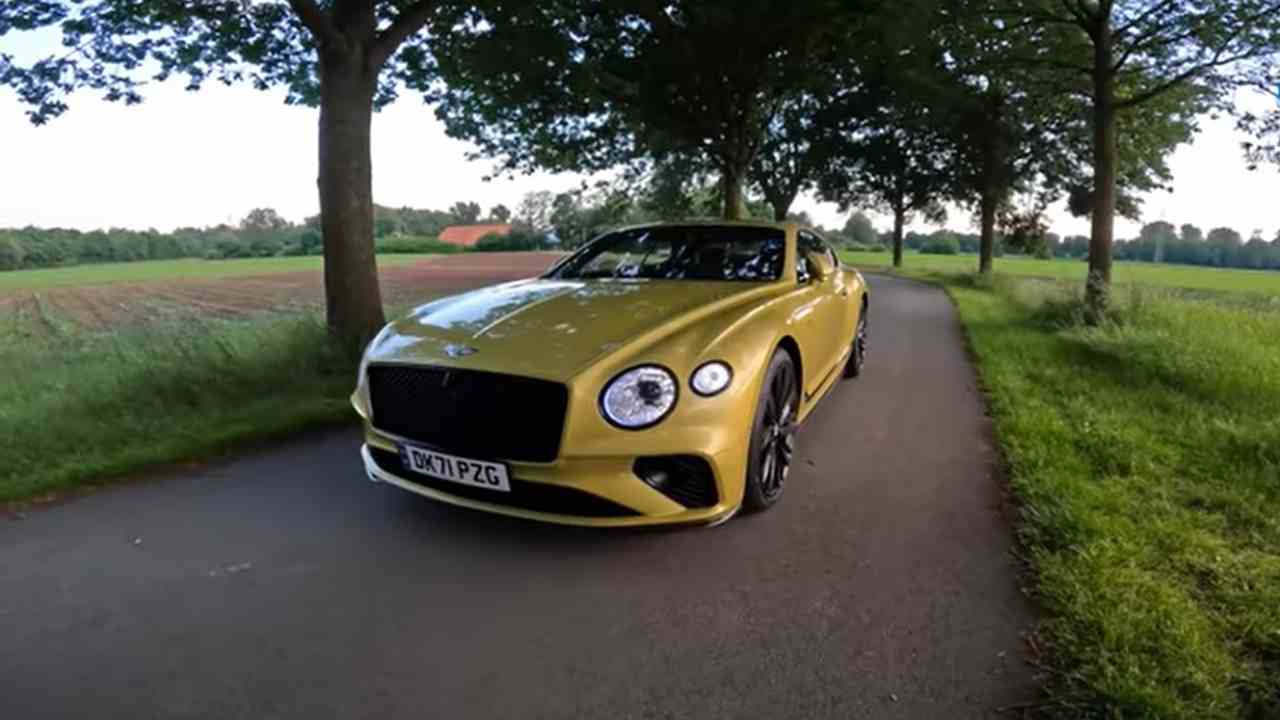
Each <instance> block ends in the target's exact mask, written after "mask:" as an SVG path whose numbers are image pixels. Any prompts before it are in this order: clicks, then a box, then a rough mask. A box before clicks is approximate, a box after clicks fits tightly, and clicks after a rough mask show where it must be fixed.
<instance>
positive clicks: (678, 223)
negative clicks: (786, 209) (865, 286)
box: [611, 218, 816, 232]
mask: <svg viewBox="0 0 1280 720" xmlns="http://www.w3.org/2000/svg"><path fill="white" fill-rule="evenodd" d="M691 225H693V226H705V227H756V228H773V229H775V230H784V231H790V230H812V228H810V227H809V226H807V225H801V224H800V223H796V222H791V221H786V222H775V221H772V220H755V219H750V220H723V219H718V218H689V219H687V220H667V221H662V222H647V223H637V224H635V225H627V226H626V227H620V228H617V229H616V230H613V231H611V232H620V231H623V230H639V229H642V228H652V227H689V226H691ZM815 232H816V231H815Z"/></svg>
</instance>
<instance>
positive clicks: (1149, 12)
mask: <svg viewBox="0 0 1280 720" xmlns="http://www.w3.org/2000/svg"><path fill="white" fill-rule="evenodd" d="M1177 1H1178V0H1162V1H1161V2H1158V3H1156V4H1154V5H1152V6H1151V7H1149V8H1147V9H1146V10H1143V11H1142V12H1141V13H1139V14H1138V15H1137V16H1135V17H1134V18H1133V19H1131V20H1129V21H1128V22H1126V23H1125V24H1124V25H1121V26H1120V27H1118V28H1116V31H1115V35H1116V36H1117V37H1118V36H1120V35H1124V34H1125V33H1127V32H1129V31H1130V30H1132V29H1134V28H1135V27H1137V26H1139V25H1141V24H1142V23H1143V22H1144V21H1145V20H1147V18H1150V17H1151V16H1153V15H1155V14H1156V13H1159V12H1161V11H1164V10H1167V9H1168V8H1169V6H1171V5H1173V4H1175V3H1177Z"/></svg>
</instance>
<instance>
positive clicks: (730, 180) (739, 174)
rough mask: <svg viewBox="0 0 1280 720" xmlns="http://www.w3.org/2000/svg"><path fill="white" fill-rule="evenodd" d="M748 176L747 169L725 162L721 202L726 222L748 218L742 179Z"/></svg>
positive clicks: (721, 177) (721, 176) (721, 178)
mask: <svg viewBox="0 0 1280 720" xmlns="http://www.w3.org/2000/svg"><path fill="white" fill-rule="evenodd" d="M746 174H747V173H746V168H745V167H739V166H737V165H735V163H733V162H724V163H722V165H721V168H720V190H721V197H720V201H721V208H722V211H723V215H724V219H725V220H745V219H746V218H747V203H746V200H745V199H744V198H743V197H742V178H743V177H745V176H746ZM775 212H776V209H775Z"/></svg>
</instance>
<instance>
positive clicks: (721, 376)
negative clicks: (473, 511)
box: [689, 360, 733, 395]
mask: <svg viewBox="0 0 1280 720" xmlns="http://www.w3.org/2000/svg"><path fill="white" fill-rule="evenodd" d="M732 379H733V370H732V369H730V368H729V365H728V364H727V363H722V362H720V361H719V360H712V361H711V362H709V363H703V364H702V365H700V366H699V367H698V369H697V370H694V371H693V376H692V377H690V378H689V385H690V387H692V388H693V391H694V392H696V393H698V394H699V395H715V394H716V393H718V392H721V391H723V390H724V389H725V388H727V387H729V381H730V380H732Z"/></svg>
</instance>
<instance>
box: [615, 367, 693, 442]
mask: <svg viewBox="0 0 1280 720" xmlns="http://www.w3.org/2000/svg"><path fill="white" fill-rule="evenodd" d="M677 393H678V387H677V382H676V378H675V376H674V375H672V374H671V373H670V372H668V371H667V369H666V368H663V367H659V366H657V365H641V366H639V367H634V368H631V369H630V370H627V371H626V372H624V373H622V374H620V375H618V376H617V377H615V378H614V379H613V380H610V381H609V384H608V385H607V386H606V387H605V389H604V392H603V393H602V394H601V395H600V410H601V412H602V413H603V414H604V417H605V419H606V420H608V421H609V422H611V423H613V424H614V425H617V426H618V427H623V428H627V429H629V430H639V429H641V428H646V427H649V426H650V425H653V424H654V423H657V422H658V421H659V420H661V419H662V418H664V417H666V416H667V413H669V412H671V408H673V407H675V404H676V395H677Z"/></svg>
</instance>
